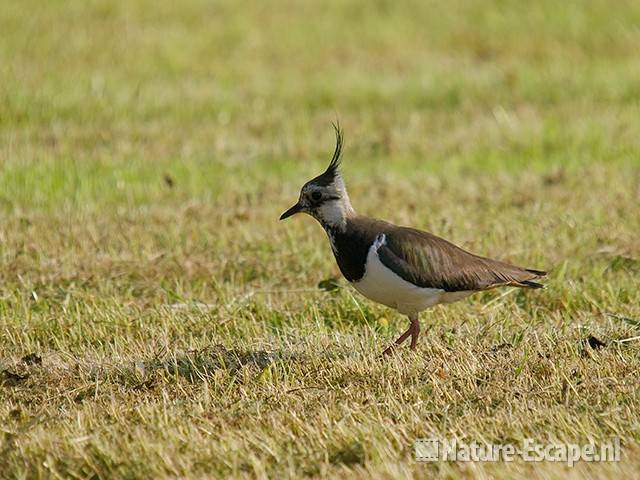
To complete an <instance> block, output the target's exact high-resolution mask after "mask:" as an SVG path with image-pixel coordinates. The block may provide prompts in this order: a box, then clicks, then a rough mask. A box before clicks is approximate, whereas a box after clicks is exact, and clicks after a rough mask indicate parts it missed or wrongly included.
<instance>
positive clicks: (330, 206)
mask: <svg viewBox="0 0 640 480" xmlns="http://www.w3.org/2000/svg"><path fill="white" fill-rule="evenodd" d="M355 215H356V212H355V210H354V209H353V207H352V206H351V201H350V200H349V195H347V193H346V191H345V192H344V194H343V195H342V196H341V198H340V199H339V200H333V201H330V202H326V203H324V204H322V205H321V206H320V207H318V210H317V211H316V212H315V215H314V216H315V217H316V220H318V222H320V225H322V227H323V228H324V229H325V230H326V231H327V233H329V232H338V233H344V232H345V230H346V229H347V221H348V220H349V219H350V218H353V217H355Z"/></svg>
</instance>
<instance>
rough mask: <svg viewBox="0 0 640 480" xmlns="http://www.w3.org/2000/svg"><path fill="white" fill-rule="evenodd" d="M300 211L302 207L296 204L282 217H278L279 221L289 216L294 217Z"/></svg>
mask: <svg viewBox="0 0 640 480" xmlns="http://www.w3.org/2000/svg"><path fill="white" fill-rule="evenodd" d="M301 211H302V205H300V204H299V203H296V204H295V205H294V206H293V207H291V208H290V209H289V210H287V211H286V212H284V213H283V214H282V215H280V220H284V219H285V218H289V217H290V216H291V215H295V214H296V213H299V212H301Z"/></svg>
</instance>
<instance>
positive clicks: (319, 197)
mask: <svg viewBox="0 0 640 480" xmlns="http://www.w3.org/2000/svg"><path fill="white" fill-rule="evenodd" d="M298 203H299V204H300V205H301V206H302V208H303V210H302V211H303V212H305V213H308V214H309V215H311V216H312V217H314V218H315V219H316V220H318V221H319V222H320V223H321V224H322V225H323V226H325V227H331V228H343V227H344V226H345V224H346V220H347V217H348V216H349V215H350V214H351V213H352V212H353V209H352V208H351V202H350V201H349V195H348V194H347V190H346V188H345V185H344V181H343V180H342V177H341V176H339V175H337V176H336V177H335V178H334V179H333V181H332V182H331V183H329V184H327V185H324V184H322V185H321V184H318V183H313V181H311V182H309V183H307V184H306V185H305V186H304V187H302V190H301V192H300V200H299V201H298Z"/></svg>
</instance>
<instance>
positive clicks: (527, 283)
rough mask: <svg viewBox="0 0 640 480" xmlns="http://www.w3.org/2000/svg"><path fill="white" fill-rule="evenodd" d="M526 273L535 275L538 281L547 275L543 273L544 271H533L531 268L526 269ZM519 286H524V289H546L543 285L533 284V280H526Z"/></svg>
mask: <svg viewBox="0 0 640 480" xmlns="http://www.w3.org/2000/svg"><path fill="white" fill-rule="evenodd" d="M525 271H526V272H529V273H531V274H533V275H535V279H536V280H537V279H538V278H541V277H545V276H546V275H547V272H543V271H542V270H532V269H531V268H526V269H525ZM519 284H520V285H519V286H522V287H524V288H544V285H542V284H541V283H537V282H532V281H531V280H524V281H522V282H519Z"/></svg>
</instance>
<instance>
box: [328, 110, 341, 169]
mask: <svg viewBox="0 0 640 480" xmlns="http://www.w3.org/2000/svg"><path fill="white" fill-rule="evenodd" d="M331 125H333V129H334V130H335V131H336V149H335V150H334V151H333V157H331V163H329V166H328V167H327V170H326V172H325V173H331V174H332V175H335V174H336V173H337V172H338V168H340V161H341V156H342V144H343V142H344V134H343V132H342V129H341V128H340V123H339V122H336V123H332V124H331Z"/></svg>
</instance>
